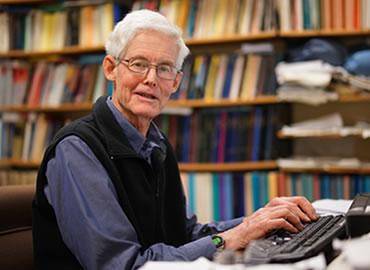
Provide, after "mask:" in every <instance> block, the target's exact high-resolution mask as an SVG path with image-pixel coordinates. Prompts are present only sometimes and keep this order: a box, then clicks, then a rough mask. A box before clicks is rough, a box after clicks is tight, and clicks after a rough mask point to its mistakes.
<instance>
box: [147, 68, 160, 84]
mask: <svg viewBox="0 0 370 270" xmlns="http://www.w3.org/2000/svg"><path fill="white" fill-rule="evenodd" d="M157 80H158V76H157V68H156V67H155V66H150V67H149V68H148V71H147V73H146V76H145V83H150V84H151V85H152V86H155V85H157Z"/></svg>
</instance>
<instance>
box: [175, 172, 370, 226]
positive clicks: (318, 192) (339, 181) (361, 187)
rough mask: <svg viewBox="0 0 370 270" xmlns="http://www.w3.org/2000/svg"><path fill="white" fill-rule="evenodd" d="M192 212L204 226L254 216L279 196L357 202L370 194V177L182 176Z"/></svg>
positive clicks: (281, 174) (263, 174)
mask: <svg viewBox="0 0 370 270" xmlns="http://www.w3.org/2000/svg"><path fill="white" fill-rule="evenodd" d="M182 181H183V185H184V189H185V193H186V195H187V201H188V204H189V207H190V209H192V211H193V212H194V213H196V214H197V216H198V219H199V221H200V222H209V221H212V220H227V219H230V218H235V217H240V216H244V215H250V214H251V213H253V212H254V211H256V210H257V209H259V208H260V207H263V206H264V205H265V204H266V203H267V202H269V201H270V200H271V199H272V198H274V197H277V196H305V197H306V198H307V199H308V200H310V201H314V200H319V199H326V198H328V199H329V198H330V199H353V197H354V196H355V194H357V193H359V192H370V175H347V174H344V175H336V174H331V175H329V174H303V173H302V174H289V173H283V172H277V171H253V172H247V173H182Z"/></svg>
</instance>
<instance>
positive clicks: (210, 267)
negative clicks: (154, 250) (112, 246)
mask: <svg viewBox="0 0 370 270" xmlns="http://www.w3.org/2000/svg"><path fill="white" fill-rule="evenodd" d="M325 268H326V262H325V257H324V255H323V254H319V255H317V256H315V257H312V258H308V259H306V260H303V261H299V262H296V263H292V264H261V265H256V266H245V265H243V264H232V265H230V264H229V265H224V264H218V263H214V262H211V261H209V260H207V259H206V258H199V259H197V260H195V261H193V262H158V261H156V262H147V263H146V264H144V266H142V267H141V268H140V270H173V269H176V270H280V269H285V270H307V269H311V270H324V269H325Z"/></svg>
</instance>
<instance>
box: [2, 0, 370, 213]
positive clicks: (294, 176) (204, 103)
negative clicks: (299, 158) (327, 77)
mask: <svg viewBox="0 0 370 270" xmlns="http://www.w3.org/2000/svg"><path fill="white" fill-rule="evenodd" d="M225 1H226V0H225ZM59 2H68V1H59ZM75 2H79V1H75ZM108 2H109V1H108ZM131 2H133V6H132V8H138V7H146V8H153V9H160V10H161V7H160V6H158V5H159V4H158V2H159V1H153V0H151V1H131ZM164 2H166V1H164ZM164 2H163V3H164ZM172 2H178V3H185V2H186V3H187V4H189V5H190V4H191V3H192V2H193V1H184V0H183V1H168V3H172ZM200 2H202V1H200ZM204 2H205V1H204ZM222 2H224V0H218V1H216V0H215V3H217V4H220V5H221V3H222ZM236 2H240V3H243V4H245V3H247V2H251V3H257V2H258V3H259V4H258V5H261V3H263V4H262V5H266V6H267V7H268V8H266V12H267V11H268V10H270V8H271V7H272V3H273V1H272V0H265V1H252V0H243V1H234V0H233V1H230V5H233V3H236ZM281 2H288V1H281ZM363 2H365V1H363ZM49 3H50V1H37V0H34V1H32V0H29V1H27V0H24V1H0V5H12V6H13V5H15V6H18V4H27V5H31V10H32V9H33V8H32V5H34V6H35V8H38V7H39V6H40V5H41V6H43V5H47V4H49ZM88 3H89V2H88ZM90 3H93V5H94V6H95V5H96V4H97V3H98V4H99V3H107V1H92V2H90ZM136 3H139V4H136ZM256 5H257V4H256ZM69 8H72V7H69ZM73 8H76V7H73ZM77 8H78V7H77ZM130 8H131V7H128V8H127V9H130ZM277 8H278V12H279V13H278V16H283V13H284V12H283V11H282V10H281V7H277ZM186 9H187V8H185V9H184V10H186ZM171 10H172V11H171ZM178 10H179V7H177V8H176V7H173V6H171V7H170V8H168V9H163V7H162V12H164V13H166V12H167V13H166V14H167V15H168V16H169V17H170V18H171V19H172V20H176V18H178V19H179V18H180V17H181V16H176V15H173V14H178V13H177V12H178ZM121 11H122V13H124V12H125V11H126V10H125V8H123V9H122V10H121ZM171 12H172V13H171ZM203 12H204V11H203ZM209 12H211V15H210V14H208V15H207V16H206V17H209V18H215V16H214V15H212V12H216V11H215V10H212V11H209ZM227 13H228V12H225V13H221V15H220V14H219V15H218V16H220V17H225V16H226V17H225V18H229V17H227V16H229V15H227ZM229 13H230V14H232V12H231V11H230V12H229ZM171 14H172V15H171ZM189 14H190V13H189ZM189 14H188V15H189ZM238 14H239V13H238ZM240 14H241V13H240ZM267 15H268V16H267ZM267 15H266V16H259V17H264V18H270V19H271V21H270V22H269V21H267V22H266V23H265V24H266V25H267V26H268V27H264V26H263V24H262V25H260V26H259V28H258V27H257V28H253V27H252V26H251V27H250V28H249V29H244V30H243V31H242V30H241V28H240V27H239V26H237V24H236V23H235V22H234V23H233V22H230V24H233V25H234V26H235V27H234V29H231V30H230V29H229V30H227V31H226V30H225V31H216V32H214V31H213V30H212V31H208V32H209V33H212V34H202V33H204V31H206V32H207V30H204V29H209V28H207V27H210V26H209V22H207V20H203V21H202V22H200V23H199V25H200V24H203V23H204V24H205V25H204V26H202V27H204V29H203V30H202V31H200V30H196V29H193V30H192V31H193V32H191V31H190V30H189V29H188V28H187V27H188V26H186V25H185V24H184V23H183V24H182V27H183V30H184V33H185V38H186V43H187V45H188V46H189V47H190V49H191V51H192V53H193V55H194V56H204V55H207V54H208V55H210V61H212V57H213V55H215V54H219V55H226V56H225V57H226V58H227V59H229V58H230V57H231V55H232V54H235V53H237V54H239V55H240V49H241V46H242V45H243V44H247V45H249V44H250V45H258V44H272V45H273V47H274V49H275V48H276V52H279V53H282V54H284V53H285V50H286V49H287V44H289V43H291V42H296V41H299V42H302V41H303V40H306V39H309V38H313V37H325V38H331V39H345V40H348V41H351V40H355V39H356V40H357V39H361V40H365V39H366V38H367V37H368V35H369V34H370V25H369V24H368V19H367V20H364V22H363V25H362V26H361V27H360V26H356V27H353V28H350V27H347V28H346V27H344V28H338V27H334V26H333V27H331V28H330V27H329V28H328V27H327V26H326V27H323V28H320V27H316V26H315V24H312V26H311V27H308V28H302V27H301V28H300V27H295V26H293V25H292V22H290V27H288V28H283V27H281V28H280V29H279V28H278V24H277V23H276V21H274V20H273V19H272V17H271V16H272V15H271V14H267ZM189 16H190V15H189ZM194 16H195V15H194ZM233 16H234V17H235V18H234V19H233V20H236V21H237V18H238V16H239V15H235V14H234V15H233ZM286 16H288V17H289V18H290V17H292V16H291V15H290V13H289V15H286ZM302 16H303V15H302ZM325 16H326V15H325ZM325 16H324V15H323V17H322V19H323V18H326V17H325ZM367 16H368V15H367ZM113 17H114V16H113ZM216 17H217V16H216ZM257 17H258V16H252V18H254V20H256V18H257ZM225 18H223V19H225ZM319 18H320V16H319ZM250 20H251V21H250V23H251V24H252V21H253V19H250ZM176 22H177V21H176ZM255 23H257V21H256V22H255ZM216 25H218V22H216V21H215V27H216ZM218 27H219V26H218ZM252 28H253V29H252ZM102 54H104V47H103V45H102V44H94V43H92V44H88V45H86V44H79V43H78V42H74V43H71V44H66V45H65V46H63V47H62V48H48V49H40V48H36V49H31V50H25V49H17V48H12V47H11V48H8V49H7V50H0V59H1V61H0V62H4V63H7V65H13V64H14V63H18V62H22V63H27V64H30V65H32V68H33V69H35V68H36V67H37V65H38V63H40V62H42V61H46V62H47V63H49V64H50V63H51V64H50V65H54V66H55V67H58V66H59V65H62V64H64V63H72V62H73V61H72V60H74V59H84V58H86V59H88V58H89V57H91V56H94V55H102ZM241 54H243V53H241ZM243 55H244V56H247V55H248V53H244V54H243ZM279 57H283V56H279ZM71 59H72V60H71ZM81 61H83V60H81ZM246 62H248V60H247V61H246ZM87 65H89V64H87ZM184 69H185V66H184ZM184 72H185V70H184ZM268 72H269V74H272V73H273V69H271V70H270V71H268ZM245 75H246V73H243V76H245ZM189 76H190V75H189ZM194 76H196V75H194ZM256 76H259V75H256ZM190 77H191V76H190ZM3 79H4V78H3V77H0V83H1V80H3ZM104 87H105V88H108V86H107V85H104ZM205 88H206V86H205V85H203V89H205ZM180 90H181V89H180ZM274 90H275V89H274ZM180 92H181V91H180ZM187 94H188V93H187V92H186V95H187ZM92 101H93V99H92V97H90V98H87V99H86V100H82V101H79V102H74V101H70V100H66V101H63V102H61V103H58V104H56V105H50V104H48V103H44V104H40V102H39V103H36V104H28V103H27V102H22V103H19V104H11V103H8V104H4V103H1V102H0V115H1V116H2V117H3V116H4V115H8V114H10V117H12V115H13V114H17V115H20V119H22V124H21V128H22V129H23V130H25V129H26V127H27V124H28V125H29V126H32V125H34V124H35V123H36V122H37V118H36V119H33V120H28V119H27V115H29V114H34V115H36V116H39V115H45V116H46V118H47V119H50V120H51V121H55V119H57V120H58V121H69V120H70V119H73V118H76V117H77V116H80V115H84V114H87V113H88V112H89V111H90V109H91V107H92ZM369 101H370V95H359V94H346V95H340V97H339V98H338V100H337V101H335V102H330V103H331V104H332V105H330V106H331V107H330V109H331V110H334V109H335V108H336V107H343V106H344V107H345V106H347V105H348V104H352V105H351V106H357V105H358V106H362V108H363V109H364V110H368V109H366V105H368V103H369ZM353 104H354V105H353ZM325 106H326V105H325ZM168 107H169V108H174V109H176V108H190V109H191V111H192V113H191V115H187V116H185V117H184V118H186V117H188V118H189V119H190V118H192V117H193V116H194V115H201V116H199V117H200V118H201V117H203V112H209V111H211V112H225V113H224V115H225V114H228V113H229V112H231V114H230V119H231V118H232V117H234V116H235V115H237V114H238V112H239V111H243V110H244V112H245V110H246V111H247V116H246V118H245V119H246V120H245V121H246V122H248V121H249V122H251V121H252V120H253V119H254V116H253V115H254V114H256V111H258V110H259V111H262V114H263V115H265V110H266V111H268V110H269V108H276V114H275V113H271V112H270V115H271V117H272V116H274V117H275V116H276V118H277V120H278V122H277V123H276V128H275V127H274V129H273V131H274V133H273V134H274V136H273V137H271V138H272V139H271V140H270V141H269V142H268V143H267V139H263V140H262V139H261V140H260V141H259V142H258V141H257V142H256V141H253V140H252V141H249V142H248V143H247V144H246V145H243V147H246V146H248V147H249V148H253V147H252V146H253V145H255V144H261V145H262V144H264V145H266V144H270V147H273V148H278V153H273V154H271V158H266V157H267V156H269V155H267V154H266V153H262V152H264V151H262V150H261V149H260V150H258V151H260V152H261V154H260V155H262V157H260V156H259V157H257V158H255V159H252V158H251V154H250V153H244V156H243V158H240V156H239V158H231V159H230V160H225V159H224V158H221V159H220V160H217V161H214V160H213V161H210V160H207V159H204V160H203V161H199V162H198V161H194V160H192V159H191V158H189V159H188V160H187V161H183V160H182V159H181V158H179V161H180V170H181V172H182V174H183V175H186V176H185V177H184V178H185V179H189V177H193V176H194V175H195V176H194V177H196V175H202V176H203V175H205V174H206V175H207V177H208V180H207V181H210V180H209V179H210V178H209V177H211V178H212V177H213V178H214V179H216V178H217V179H221V178H222V179H223V178H224V177H225V179H226V178H227V179H231V178H232V179H237V180H235V181H234V182H235V183H233V184H232V187H230V186H229V187H228V188H229V189H231V190H234V191H233V192H234V195H235V198H234V199H233V200H232V201H233V203H234V205H237V199H238V198H239V197H240V196H241V195H236V194H237V193H238V191H237V190H239V189H242V190H244V188H245V192H246V194H247V195H248V197H250V198H252V199H248V200H252V201H253V200H255V202H254V203H251V201H249V202H247V199H246V198H244V197H243V198H242V199H240V198H239V199H240V200H239V201H243V203H244V204H245V205H244V206H243V207H241V206H240V207H239V208H238V209H239V210H240V211H239V210H238V211H239V212H240V213H241V212H242V211H245V212H246V213H249V212H251V211H253V210H254V209H255V208H257V207H258V206H259V205H262V204H263V203H264V202H265V201H267V200H268V198H271V197H272V196H277V195H302V194H303V195H305V196H307V197H308V198H310V199H315V198H316V199H317V198H320V196H321V197H325V196H329V197H335V196H336V195H331V194H329V193H325V192H324V193H323V194H320V189H318V188H317V185H316V191H315V192H313V191H312V187H311V188H307V190H308V193H307V192H306V193H305V192H304V190H305V188H303V186H304V185H306V186H307V182H309V181H311V182H312V183H313V182H315V181H316V180H315V181H314V179H317V178H318V177H321V176H323V177H324V176H326V175H327V174H328V175H334V176H335V177H342V178H345V179H348V178H349V177H353V178H354V179H355V180H354V181H362V180H358V179H357V178H356V177H357V176H361V177H363V178H364V179H365V180H364V181H365V182H366V181H367V182H368V178H369V175H370V169H369V168H368V167H365V166H363V167H358V168H342V167H335V166H331V167H324V168H306V167H295V168H281V167H279V163H278V159H279V158H281V157H286V156H288V155H289V154H291V152H292V148H294V147H295V145H296V141H300V140H301V139H302V138H297V137H294V136H284V135H282V134H281V133H278V127H281V125H283V124H289V123H290V122H291V121H293V120H297V119H300V118H299V117H297V115H298V116H299V111H300V108H299V106H296V105H295V104H294V103H291V102H285V101H281V100H279V98H278V97H277V95H276V93H275V92H273V91H272V92H271V93H270V92H268V93H262V94H261V93H259V94H256V95H252V96H249V97H248V98H245V97H244V98H242V97H241V96H240V95H239V96H237V98H234V99H231V98H229V97H228V96H226V97H223V96H218V97H217V98H205V97H203V96H201V97H199V96H194V97H191V98H188V97H187V96H186V97H185V98H184V97H182V98H179V97H176V98H174V99H172V100H170V102H169V104H168ZM320 107H321V106H319V107H311V108H308V109H307V108H306V109H305V111H310V110H311V111H320V110H321V108H320ZM281 111H282V112H281ZM257 113H260V112H257ZM280 113H282V114H280ZM266 115H267V113H266ZM166 117H168V120H166V121H169V122H167V124H165V125H167V126H168V125H169V123H175V122H176V118H180V117H182V116H176V115H170V116H166ZM196 117H197V116H196ZM206 117H209V116H206ZM212 117H213V116H212ZM237 117H239V116H236V118H237ZM280 117H281V118H280ZM193 118H194V117H193ZM171 119H172V120H171ZM174 119H175V120H174ZM205 119H206V120H201V121H203V122H202V123H207V118H205ZM208 119H211V121H209V122H212V121H214V123H213V124H212V125H213V126H212V127H211V128H213V129H214V130H217V128H218V126H217V125H218V123H217V119H218V118H208ZM212 119H213V120H212ZM251 119H252V120H251ZM266 119H267V117H262V120H261V121H262V122H261V123H262V124H261V127H262V128H261V133H260V134H262V135H259V136H258V134H257V135H253V134H252V133H253V132H252V133H251V131H240V134H241V135H238V136H243V134H244V135H245V134H246V133H245V132H247V133H248V132H250V133H251V134H247V135H245V137H246V138H247V140H248V138H250V137H253V136H254V137H256V136H257V137H261V138H262V137H263V138H267V135H266V134H267V131H266V129H267V126H264V123H265V121H267V120H266ZM198 120H199V119H198ZM171 121H173V122H171ZM182 121H183V120H181V121H180V120H177V123H176V127H178V128H179V130H180V129H181V128H183V125H185V124H186V123H187V124H189V122H186V121H187V120H184V121H183V122H182ZM189 121H191V120H189ZM253 121H254V120H253ZM184 123H185V124H184ZM10 124H11V125H12V124H14V121H13V122H12V121H10ZM198 128H199V130H202V131H204V130H203V126H199V127H198ZM250 129H252V128H250ZM167 131H168V137H169V138H170V139H172V140H173V142H174V145H175V148H176V146H178V145H179V144H181V140H183V139H184V138H183V137H181V136H182V135H178V134H177V135H176V136H177V137H176V136H175V135H173V134H172V133H174V131H173V130H172V131H171V130H170V129H169V128H168V130H167ZM275 131H276V133H275ZM171 132H172V133H171ZM207 132H208V133H207V134H211V133H212V131H211V132H210V131H207ZM243 132H244V133H243ZM270 132H271V131H270ZM265 133H266V134H265ZM24 134H25V131H24V132H23V133H21V136H24ZM248 135H249V136H248ZM21 136H18V137H21ZM238 136H236V137H235V138H234V140H235V141H237V140H240V137H238ZM16 137H17V136H16ZM245 137H244V138H245ZM307 138H308V139H313V140H324V141H327V140H331V141H334V143H336V144H337V145H340V144H341V141H342V139H343V137H342V136H338V135H336V134H327V135H321V136H307ZM254 139H255V138H254ZM303 139H305V138H303ZM255 140H256V139H255ZM357 140H360V141H363V142H362V143H360V144H359V145H358V146H356V147H357V148H360V149H366V148H367V149H368V148H370V147H368V145H367V144H368V142H366V140H363V139H361V138H360V137H358V138H357ZM210 141H211V140H210ZM262 141H264V142H262ZM333 145H334V144H333ZM363 145H364V148H363V147H362V146H363ZM209 147H211V146H209ZM228 147H229V146H228ZM264 147H265V146H264ZM8 150H9V149H8ZM263 150H264V149H263ZM280 150H281V151H280ZM178 151H180V150H178ZM248 151H252V150H248ZM255 151H257V150H255ZM18 152H19V150H18ZM246 152H247V150H246ZM369 152H370V151H369ZM3 154H4V153H3ZM188 155H189V157H191V153H188ZM193 155H194V153H193ZM179 157H181V156H180V155H179ZM39 162H40V161H39V160H33V159H30V158H28V159H27V158H26V159H24V158H22V155H21V156H20V155H19V154H18V156H17V157H12V156H9V157H6V158H2V159H0V170H2V171H17V170H19V171H28V170H29V171H32V172H34V171H35V170H37V168H38V166H39V164H40V163H39ZM308 178H309V179H311V180H309V181H308V180H307V179H308ZM238 179H239V180H238ZM258 179H259V180H258ZM361 179H362V178H361ZM225 181H226V180H225ZM256 181H257V182H258V181H260V182H261V183H259V184H257V182H256ZM9 182H14V181H9ZM185 182H186V185H187V186H188V185H189V181H188V180H185ZM205 182H206V181H205ZM323 182H325V181H323ZM367 182H366V183H367ZM236 183H243V185H241V186H243V187H241V186H240V187H239V189H238V188H237V187H236V186H235V185H236ZM253 183H254V184H253ZM303 183H305V184H303ZM356 183H357V182H356ZM229 184H230V183H229ZM267 186H269V188H267ZM246 187H248V188H246ZM247 189H248V190H249V191H248V190H247ZM364 189H367V187H365V188H364ZM250 190H253V192H252V193H258V194H260V195H261V196H260V197H258V198H255V197H253V194H252V193H251V191H250ZM310 190H311V191H310ZM318 190H319V191H318ZM351 190H352V189H351ZM356 190H359V189H358V188H357V189H356ZM369 190H370V188H369ZM310 192H311V193H310ZM353 192H355V191H353ZM194 194H195V195H193V196H198V195H196V194H197V192H195V193H194ZM315 194H316V195H315ZM190 196H191V195H190ZM238 196H239V197H238ZM255 196H257V195H255ZM346 196H347V197H349V196H350V192H348V191H346ZM257 200H258V202H257ZM239 203H240V202H239ZM250 205H252V206H250ZM247 208H248V209H247ZM234 214H237V211H236V212H235V213H234Z"/></svg>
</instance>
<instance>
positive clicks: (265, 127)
mask: <svg viewBox="0 0 370 270" xmlns="http://www.w3.org/2000/svg"><path fill="white" fill-rule="evenodd" d="M278 111H279V106H278V105H271V106H250V107H239V108H228V109H202V110H196V111H194V112H193V113H192V115H191V116H179V115H161V116H160V117H159V118H158V119H156V122H157V124H158V126H159V127H160V128H161V130H162V131H163V132H164V133H165V134H166V135H167V137H168V138H169V140H170V142H171V145H173V146H174V148H175V151H176V153H177V157H178V159H179V161H181V162H220V163H222V162H235V161H245V160H251V161H259V160H272V159H275V158H276V157H277V156H278V153H277V152H278V144H277V139H276V130H277V129H278V128H279V127H278V126H277V125H278V123H279V121H278V117H279V116H278Z"/></svg>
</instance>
